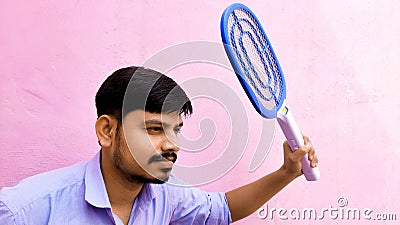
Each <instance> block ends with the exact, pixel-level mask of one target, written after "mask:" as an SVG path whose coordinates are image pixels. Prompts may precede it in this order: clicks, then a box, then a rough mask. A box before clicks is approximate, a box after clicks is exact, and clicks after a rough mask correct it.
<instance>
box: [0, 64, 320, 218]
mask: <svg viewBox="0 0 400 225" xmlns="http://www.w3.org/2000/svg"><path fill="white" fill-rule="evenodd" d="M96 107H97V114H98V118H97V121H96V125H95V127H96V134H97V137H98V141H99V144H100V146H101V150H100V152H99V153H98V154H97V155H96V156H95V157H94V158H93V159H92V160H89V161H87V162H82V163H79V164H76V165H72V166H69V167H66V168H62V169H58V170H55V171H50V172H47V173H44V174H39V175H36V176H33V177H30V178H27V179H25V180H23V181H21V182H19V183H18V184H17V185H15V186H13V187H6V188H3V189H2V190H1V191H0V224H29V225H31V224H57V225H59V224H157V225H158V224H229V223H230V222H234V221H237V220H240V219H242V218H244V217H246V216H248V215H250V214H251V213H252V212H254V211H255V210H257V209H258V208H259V207H260V206H262V205H263V204H264V203H265V202H266V201H268V200H269V199H270V198H271V197H272V196H274V195H275V194H276V193H277V192H279V191H280V190H281V189H282V188H284V187H285V186H286V185H287V184H289V183H290V182H291V181H292V180H293V179H295V178H296V177H298V176H300V175H301V174H302V172H301V161H300V159H301V157H302V156H304V155H305V154H307V153H308V157H309V159H310V161H311V166H312V167H315V166H316V164H317V162H318V159H317V157H316V154H315V151H314V148H313V146H312V145H311V142H310V141H309V139H308V138H307V137H304V139H305V143H306V145H305V146H304V147H301V148H299V149H298V150H297V151H296V152H294V153H292V152H291V151H290V147H289V145H288V144H287V142H285V143H284V145H283V148H284V163H283V165H282V167H281V168H279V169H278V170H277V171H275V172H273V173H271V174H269V175H267V176H265V177H262V178H261V179H259V180H257V181H255V182H253V183H250V184H248V185H245V186H242V187H240V188H238V189H235V190H232V191H230V192H227V193H207V192H203V191H201V190H199V189H195V188H182V187H178V186H174V185H169V184H168V183H165V182H166V181H167V180H168V179H169V177H170V173H171V169H172V166H173V163H174V162H175V160H176V158H177V153H178V151H179V147H178V145H177V141H178V140H177V139H178V138H177V137H178V133H179V130H180V129H181V127H182V126H183V123H182V116H187V115H190V114H191V113H192V111H193V110H192V105H191V103H190V100H189V99H188V97H187V96H186V94H185V92H184V91H183V90H182V89H181V88H180V87H179V85H177V84H176V83H175V82H174V81H173V80H172V79H170V78H169V77H167V76H165V75H163V74H161V73H158V72H156V71H153V70H150V69H145V68H141V67H128V68H123V69H120V70H117V71H116V72H114V73H113V74H112V75H111V76H109V77H108V78H107V79H106V80H105V81H104V83H103V84H102V85H101V87H100V89H99V90H98V92H97V95H96ZM171 179H174V178H173V177H172V176H171Z"/></svg>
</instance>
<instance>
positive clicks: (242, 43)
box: [221, 3, 320, 181]
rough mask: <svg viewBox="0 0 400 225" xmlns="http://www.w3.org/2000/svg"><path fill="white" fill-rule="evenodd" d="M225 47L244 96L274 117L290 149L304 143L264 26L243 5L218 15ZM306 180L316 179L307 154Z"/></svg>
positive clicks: (303, 167) (236, 5)
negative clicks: (220, 15) (287, 103)
mask: <svg viewBox="0 0 400 225" xmlns="http://www.w3.org/2000/svg"><path fill="white" fill-rule="evenodd" d="M221 36H222V41H223V43H224V47H225V51H226V53H227V55H228V58H229V60H230V62H231V64H232V67H233V69H234V71H235V73H236V75H237V77H238V79H239V81H240V83H241V85H242V87H243V89H244V90H245V92H246V94H247V96H248V97H249V99H250V101H251V103H252V104H253V106H254V108H255V109H256V110H257V112H258V113H259V114H260V115H261V116H263V117H264V118H269V119H273V118H276V119H277V121H278V123H279V125H280V127H281V129H282V131H283V133H284V135H285V137H286V139H287V140H288V143H289V145H290V148H291V149H292V151H296V150H297V149H298V148H299V147H301V146H303V145H304V140H303V136H302V134H301V132H300V129H299V128H298V126H297V125H296V122H295V120H294V118H293V116H292V113H291V111H290V110H289V107H288V106H287V105H286V100H285V99H286V85H285V78H284V76H283V72H282V69H281V67H280V65H279V62H278V59H277V57H276V55H275V53H274V50H273V49H272V46H271V43H270V42H269V40H268V37H267V35H266V33H265V32H264V29H263V28H262V26H261V24H260V22H259V21H258V19H257V17H256V16H255V15H254V13H253V12H252V11H251V10H250V9H249V8H247V7H246V6H245V5H242V4H239V3H235V4H233V5H231V6H229V7H228V8H227V9H226V10H225V11H224V13H223V14H222V18H221ZM302 171H303V174H304V176H305V177H306V179H307V180H308V181H315V180H318V179H319V176H320V172H319V170H318V168H317V167H314V168H311V166H310V161H309V160H308V156H307V155H305V156H304V157H303V158H302Z"/></svg>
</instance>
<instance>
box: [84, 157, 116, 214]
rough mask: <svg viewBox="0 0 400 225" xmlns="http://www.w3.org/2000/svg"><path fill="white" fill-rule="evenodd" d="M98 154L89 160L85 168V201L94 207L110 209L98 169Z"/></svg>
mask: <svg viewBox="0 0 400 225" xmlns="http://www.w3.org/2000/svg"><path fill="white" fill-rule="evenodd" d="M100 152H101V151H99V152H98V153H97V154H96V155H95V156H94V157H93V158H92V159H91V160H89V161H88V163H87V166H86V172H85V200H86V201H87V202H88V203H89V204H91V205H93V206H95V207H99V208H111V204H110V201H109V199H108V195H107V190H106V185H105V184H104V180H103V175H102V173H101V169H100Z"/></svg>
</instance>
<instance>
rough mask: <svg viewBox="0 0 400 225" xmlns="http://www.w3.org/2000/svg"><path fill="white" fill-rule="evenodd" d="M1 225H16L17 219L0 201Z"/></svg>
mask: <svg viewBox="0 0 400 225" xmlns="http://www.w3.org/2000/svg"><path fill="white" fill-rule="evenodd" d="M0 224H4V225H16V224H17V223H16V222H15V218H14V215H13V213H12V212H11V210H10V209H9V208H8V207H7V206H6V205H5V204H4V203H3V202H2V201H0Z"/></svg>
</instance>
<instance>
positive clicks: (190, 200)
mask: <svg viewBox="0 0 400 225" xmlns="http://www.w3.org/2000/svg"><path fill="white" fill-rule="evenodd" d="M182 189H183V190H182ZM180 190H181V191H179V193H175V194H174V196H171V197H173V198H175V200H176V199H178V201H177V202H176V205H175V206H174V209H173V212H172V219H171V223H170V224H172V225H178V224H192V225H217V224H221V225H224V224H230V223H231V214H230V211H229V207H228V202H227V200H226V197H225V194H224V193H221V192H204V191H201V190H199V189H195V188H181V189H180ZM177 195H178V196H177Z"/></svg>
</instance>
